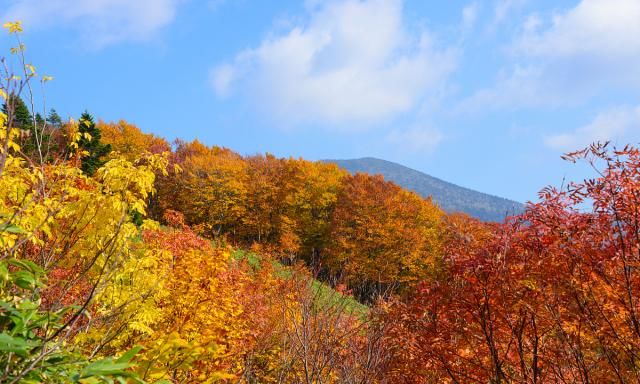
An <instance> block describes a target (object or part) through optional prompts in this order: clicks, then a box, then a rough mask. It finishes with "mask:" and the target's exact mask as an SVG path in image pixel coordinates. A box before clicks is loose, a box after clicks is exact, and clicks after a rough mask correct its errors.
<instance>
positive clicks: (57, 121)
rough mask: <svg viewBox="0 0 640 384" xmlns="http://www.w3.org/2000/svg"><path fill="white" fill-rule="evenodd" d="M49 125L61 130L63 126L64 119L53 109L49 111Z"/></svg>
mask: <svg viewBox="0 0 640 384" xmlns="http://www.w3.org/2000/svg"><path fill="white" fill-rule="evenodd" d="M47 123H48V124H49V125H51V126H52V127H54V128H60V127H61V126H62V118H61V117H60V115H58V112H56V110H55V109H53V108H51V110H50V111H49V115H48V116H47Z"/></svg>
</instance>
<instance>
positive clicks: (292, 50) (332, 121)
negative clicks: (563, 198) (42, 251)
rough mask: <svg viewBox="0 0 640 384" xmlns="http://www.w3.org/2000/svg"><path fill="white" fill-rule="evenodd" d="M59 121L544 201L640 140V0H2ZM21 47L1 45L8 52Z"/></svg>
mask: <svg viewBox="0 0 640 384" xmlns="http://www.w3.org/2000/svg"><path fill="white" fill-rule="evenodd" d="M0 14H1V15H0V17H1V18H2V20H5V21H8V20H18V19H19V20H22V21H23V23H24V24H25V29H26V31H25V32H26V33H25V35H24V40H25V42H26V44H27V46H28V55H29V58H30V59H31V60H32V61H33V63H34V64H36V66H37V67H38V69H39V72H40V73H43V74H48V75H52V76H54V78H55V80H54V81H53V82H51V83H49V85H48V86H47V90H46V100H47V105H48V106H53V107H55V108H56V109H57V110H58V111H59V112H60V114H61V115H63V116H65V117H67V116H76V117H77V116H78V115H79V114H80V113H81V112H82V111H83V110H84V109H88V110H89V111H90V112H91V113H93V114H94V115H95V116H97V117H99V118H102V119H105V120H118V119H126V120H128V121H131V122H133V123H135V124H137V125H138V126H139V127H140V128H142V129H143V130H144V131H147V132H153V133H155V134H158V135H161V136H164V137H166V138H168V139H173V138H176V137H180V138H183V139H187V140H190V139H194V138H198V139H199V140H201V141H203V142H205V143H207V144H215V145H221V146H227V147H230V148H232V149H234V150H236V151H238V152H240V153H243V154H254V153H258V152H260V153H262V152H270V153H273V154H275V155H278V156H286V157H288V156H294V157H298V156H302V157H305V158H308V159H312V160H315V159H324V158H355V157H364V156H374V157H380V158H384V159H388V160H392V161H397V162H400V163H402V164H405V165H408V166H411V167H413V168H416V169H419V170H421V171H424V172H427V173H429V174H431V175H434V176H437V177H440V178H442V179H445V180H448V181H452V182H454V183H457V184H460V185H463V186H466V187H470V188H473V189H477V190H480V191H483V192H488V193H492V194H495V195H500V196H504V197H508V198H512V199H516V200H519V201H527V200H534V199H535V198H536V195H537V191H538V190H540V189H541V188H542V187H544V186H545V185H548V184H554V185H559V184H560V183H562V180H563V178H565V177H566V178H569V179H577V178H581V177H583V176H585V175H587V173H585V171H584V170H583V169H579V168H576V167H575V166H570V165H568V164H565V163H564V162H563V161H562V160H560V155H561V154H562V153H564V152H566V151H570V150H574V149H578V148H582V147H584V146H585V145H586V144H588V143H589V142H591V141H594V140H612V141H613V142H614V143H618V144H621V145H622V144H626V143H634V144H637V143H638V142H639V141H640V100H639V96H640V65H638V63H640V39H638V36H640V23H638V22H637V20H640V0H581V1H576V0H573V1H564V0H556V1H545V0H485V1H479V0H478V1H473V0H470V1H458V0H451V1H425V0H404V1H403V0H307V1H304V0H299V1H292V0H279V1H264V0H137V1H131V0H47V1H39V0H0ZM12 44H13V42H12V41H10V40H9V39H8V38H3V39H2V40H1V41H0V48H1V49H2V51H3V52H7V51H8V47H9V46H11V45H12Z"/></svg>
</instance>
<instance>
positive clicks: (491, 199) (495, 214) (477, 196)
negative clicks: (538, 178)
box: [322, 157, 524, 222]
mask: <svg viewBox="0 0 640 384" xmlns="http://www.w3.org/2000/svg"><path fill="white" fill-rule="evenodd" d="M322 161H324V162H327V163H335V164H337V165H338V166H339V167H341V168H344V169H346V170H347V171H349V172H350V173H358V172H360V173H368V174H371V175H382V176H383V177H384V178H385V180H389V181H392V182H394V183H396V184H398V185H399V186H401V187H403V188H406V189H409V190H411V191H414V192H416V193H418V194H419V195H421V196H423V197H428V196H433V200H434V202H436V203H437V204H438V205H439V206H440V207H441V208H442V209H444V210H445V211H447V212H464V213H466V214H468V215H470V216H474V217H477V218H478V219H480V220H483V221H497V222H501V221H503V220H504V218H505V217H506V216H508V215H513V214H517V213H520V212H522V211H523V210H524V204H522V203H519V202H517V201H513V200H509V199H505V198H502V197H498V196H493V195H489V194H486V193H482V192H478V191H474V190H472V189H469V188H464V187H461V186H459V185H455V184H453V183H449V182H447V181H444V180H441V179H438V178H436V177H433V176H430V175H427V174H426V173H423V172H420V171H416V170H415V169H411V168H409V167H405V166H404V165H400V164H397V163H394V162H391V161H387V160H382V159H376V158H373V157H364V158H361V159H351V160H322Z"/></svg>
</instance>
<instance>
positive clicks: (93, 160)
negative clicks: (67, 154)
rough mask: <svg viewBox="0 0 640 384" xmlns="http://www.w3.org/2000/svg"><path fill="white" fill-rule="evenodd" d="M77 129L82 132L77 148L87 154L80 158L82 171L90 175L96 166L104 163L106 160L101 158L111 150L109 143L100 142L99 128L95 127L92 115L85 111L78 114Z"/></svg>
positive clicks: (98, 166)
mask: <svg viewBox="0 0 640 384" xmlns="http://www.w3.org/2000/svg"><path fill="white" fill-rule="evenodd" d="M78 131H79V132H80V133H81V134H82V136H81V137H80V140H79V141H78V149H80V150H81V151H87V152H88V154H87V155H85V156H84V157H83V158H82V171H83V172H84V173H86V174H87V175H90V176H91V175H93V174H94V173H95V172H96V170H98V168H100V167H101V166H102V165H104V163H106V160H103V158H104V156H106V155H107V154H109V152H111V145H109V144H102V143H101V142H100V138H101V134H100V129H98V128H97V127H96V123H95V122H94V121H93V116H91V115H90V114H89V112H87V111H85V112H84V113H83V114H82V116H80V124H79V128H78ZM85 133H88V134H89V135H90V136H91V138H90V139H88V138H86V137H85V135H84V134H85Z"/></svg>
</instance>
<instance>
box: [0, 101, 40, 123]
mask: <svg viewBox="0 0 640 384" xmlns="http://www.w3.org/2000/svg"><path fill="white" fill-rule="evenodd" d="M9 107H10V108H11V111H12V112H11V113H9V109H10V108H9ZM2 112H3V113H5V114H7V115H9V117H10V118H12V123H13V126H14V127H16V128H20V129H24V130H29V129H31V128H32V125H33V118H32V117H31V111H29V108H28V107H27V104H25V102H24V101H23V100H22V98H21V97H19V96H15V95H11V96H9V99H8V102H5V103H4V104H3V105H2Z"/></svg>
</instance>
